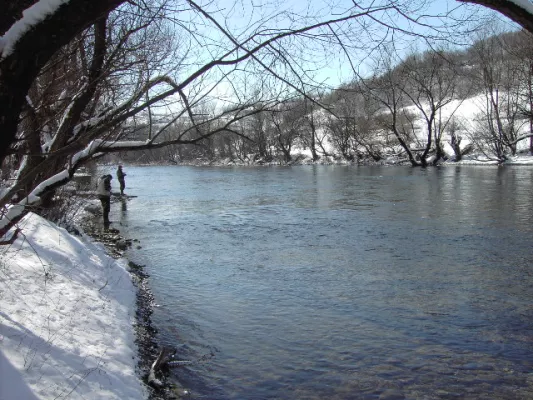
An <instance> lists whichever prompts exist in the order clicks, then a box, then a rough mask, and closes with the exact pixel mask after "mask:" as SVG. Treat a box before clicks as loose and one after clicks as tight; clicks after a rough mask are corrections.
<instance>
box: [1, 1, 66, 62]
mask: <svg viewBox="0 0 533 400" xmlns="http://www.w3.org/2000/svg"><path fill="white" fill-rule="evenodd" d="M68 2H69V0H40V1H38V2H37V3H35V4H34V5H32V6H31V7H29V8H27V9H26V10H24V11H23V12H22V18H21V19H19V20H18V21H17V22H15V23H14V24H13V25H12V26H11V28H9V30H8V31H7V32H6V33H5V34H4V36H1V37H0V60H2V59H4V58H6V57H8V56H9V55H10V54H11V53H12V52H13V49H14V47H15V44H16V43H17V42H18V41H19V39H20V38H21V37H23V36H24V34H26V33H27V32H28V31H29V30H30V29H31V28H32V27H33V26H35V25H37V24H38V23H40V22H42V21H43V20H44V19H45V18H46V17H48V16H49V15H52V14H53V13H54V12H55V11H56V10H57V9H58V8H59V7H60V6H61V5H63V4H66V3H68Z"/></svg>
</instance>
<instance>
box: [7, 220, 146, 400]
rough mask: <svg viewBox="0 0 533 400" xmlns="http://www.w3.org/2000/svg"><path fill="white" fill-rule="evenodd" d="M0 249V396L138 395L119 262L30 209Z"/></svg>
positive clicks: (125, 280) (127, 294)
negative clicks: (15, 233)
mask: <svg viewBox="0 0 533 400" xmlns="http://www.w3.org/2000/svg"><path fill="white" fill-rule="evenodd" d="M19 227H20V228H21V229H22V232H21V233H20V234H19V237H18V238H17V239H16V240H15V242H14V243H13V244H12V245H4V246H1V247H0V301H1V304H2V306H1V308H0V371H1V372H0V399H1V400H15V399H30V400H31V399H66V398H68V399H117V400H118V399H145V398H147V391H146V388H145V387H144V386H143V384H142V382H141V381H140V378H139V377H138V376H137V375H136V372H135V365H136V363H137V355H136V354H137V353H136V347H135V344H134V331H133V323H134V322H135V310H136V308H135V288H134V286H133V284H132V281H131V279H130V275H129V273H128V272H127V271H126V262H125V260H115V259H113V258H111V257H109V256H108V255H107V254H106V252H105V250H104V248H103V246H102V245H99V244H95V243H93V242H91V241H90V240H89V239H87V238H86V237H82V238H79V237H75V236H72V235H70V234H69V233H68V232H67V231H65V230H64V229H62V228H59V227H57V226H56V225H54V224H52V223H51V222H49V221H46V220H45V219H43V218H41V217H39V216H37V215H36V214H33V213H30V214H28V215H27V216H25V217H24V218H23V220H22V221H21V222H20V223H19Z"/></svg>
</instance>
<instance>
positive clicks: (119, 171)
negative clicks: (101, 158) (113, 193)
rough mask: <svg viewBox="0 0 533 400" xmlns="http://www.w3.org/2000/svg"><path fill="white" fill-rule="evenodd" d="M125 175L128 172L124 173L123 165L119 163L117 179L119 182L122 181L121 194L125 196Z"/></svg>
mask: <svg viewBox="0 0 533 400" xmlns="http://www.w3.org/2000/svg"><path fill="white" fill-rule="evenodd" d="M125 176H126V174H125V173H124V171H122V165H119V166H118V169H117V179H118V182H119V183H120V195H121V196H124V189H125V188H126V181H125V180H124V177H125Z"/></svg>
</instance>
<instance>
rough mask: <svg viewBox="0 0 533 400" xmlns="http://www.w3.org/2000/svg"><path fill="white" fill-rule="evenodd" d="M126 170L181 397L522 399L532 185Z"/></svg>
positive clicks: (393, 174) (491, 178) (452, 170)
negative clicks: (178, 364) (185, 392)
mask: <svg viewBox="0 0 533 400" xmlns="http://www.w3.org/2000/svg"><path fill="white" fill-rule="evenodd" d="M124 169H125V172H126V173H127V174H128V176H127V178H126V179H127V186H128V187H127V188H126V193H128V194H130V195H135V196H138V197H137V198H132V199H131V200H129V201H128V202H127V203H126V202H124V203H122V204H121V203H115V204H113V206H112V213H111V220H112V221H114V224H115V226H116V227H117V228H119V229H120V230H122V231H123V232H124V233H125V234H126V235H127V236H129V237H131V238H133V239H139V240H140V245H141V248H133V249H131V250H130V251H129V252H128V254H127V256H128V257H129V258H130V259H131V260H132V261H135V262H137V263H140V264H144V265H146V270H147V272H148V273H149V274H150V275H151V278H150V283H151V286H152V289H153V292H154V295H155V298H156V302H157V304H158V307H157V308H156V310H155V313H154V316H153V318H154V324H155V326H156V327H157V328H158V329H159V340H160V341H161V342H162V344H166V345H170V346H173V347H177V348H178V354H177V355H178V358H180V359H188V360H196V361H197V362H196V363H195V364H193V365H191V366H188V367H184V368H179V369H174V370H173V374H174V377H175V379H177V380H179V381H180V382H181V383H182V384H183V385H184V386H185V387H187V388H188V389H190V390H191V392H192V398H197V399H291V400H294V399H403V398H406V399H532V398H533V276H532V275H533V263H532V260H533V257H532V254H533V252H532V244H533V168H529V167H517V168H497V167H444V168H428V169H420V168H411V167H351V166H297V167H261V168H246V167H240V168H211V167H177V166H168V167H159V166H157V167H133V166H129V167H128V166H126V167H125V168H124Z"/></svg>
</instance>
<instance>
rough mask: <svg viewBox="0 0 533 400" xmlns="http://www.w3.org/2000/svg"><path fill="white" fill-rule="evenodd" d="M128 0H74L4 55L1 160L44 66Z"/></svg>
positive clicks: (0, 87)
mask: <svg viewBox="0 0 533 400" xmlns="http://www.w3.org/2000/svg"><path fill="white" fill-rule="evenodd" d="M124 1H125V0H71V1H70V2H68V3H65V4H63V5H61V6H60V7H59V8H58V9H57V10H56V12H54V13H53V14H51V15H49V16H48V17H47V18H45V19H44V20H43V21H41V22H39V23H37V24H35V25H34V26H33V27H32V29H30V30H28V31H27V32H26V33H25V34H23V35H22V36H21V37H20V39H19V40H18V41H17V42H16V43H15V44H14V47H13V50H12V51H11V53H10V54H7V55H6V56H5V57H4V58H0V132H2V135H0V164H2V163H3V161H4V159H5V157H6V156H7V155H8V154H9V153H10V151H11V145H12V144H13V142H14V141H15V137H16V134H17V127H18V124H19V121H20V115H21V111H22V107H23V106H24V102H25V98H26V95H27V94H28V90H29V89H30V86H31V85H32V83H33V81H34V80H35V78H36V76H37V74H38V73H39V71H40V70H41V68H42V67H43V66H44V65H45V64H46V63H47V62H48V61H49V60H50V58H51V57H52V55H53V54H54V53H55V52H56V51H57V50H59V48H61V47H62V46H64V45H66V44H67V43H68V42H70V41H71V40H72V39H73V38H74V36H75V35H76V34H78V33H80V32H82V31H83V30H84V29H86V28H87V27H89V26H90V25H91V24H92V23H93V22H94V21H95V20H97V19H98V18H100V17H101V16H102V15H105V14H106V13H107V12H109V11H111V10H113V9H114V8H116V7H117V6H119V5H120V4H121V3H123V2H124ZM12 17H13V16H11V18H12ZM6 20H7V19H5V20H4V25H6V22H5V21H6Z"/></svg>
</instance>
